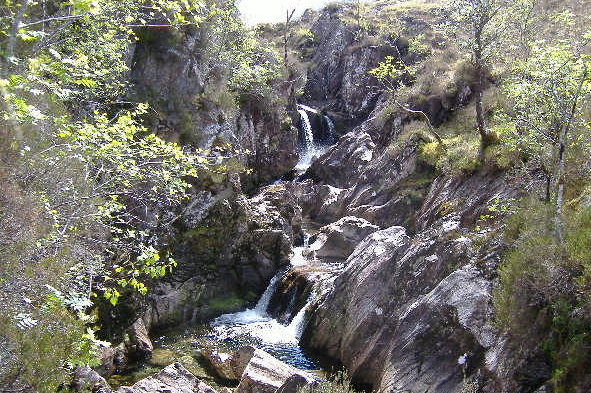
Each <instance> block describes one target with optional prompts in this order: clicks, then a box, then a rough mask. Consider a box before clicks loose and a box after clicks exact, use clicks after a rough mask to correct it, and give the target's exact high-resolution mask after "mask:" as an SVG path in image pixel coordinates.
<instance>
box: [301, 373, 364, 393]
mask: <svg viewBox="0 0 591 393" xmlns="http://www.w3.org/2000/svg"><path fill="white" fill-rule="evenodd" d="M297 392H298V393H305V392H308V388H305V387H304V388H299V389H298V390H297ZM312 393H357V391H356V390H355V388H354V387H353V385H352V384H351V377H349V375H348V374H347V372H346V371H338V372H336V373H335V374H333V375H331V376H330V377H329V378H327V379H326V380H323V381H320V382H319V383H318V384H317V385H316V386H314V387H313V388H312Z"/></svg>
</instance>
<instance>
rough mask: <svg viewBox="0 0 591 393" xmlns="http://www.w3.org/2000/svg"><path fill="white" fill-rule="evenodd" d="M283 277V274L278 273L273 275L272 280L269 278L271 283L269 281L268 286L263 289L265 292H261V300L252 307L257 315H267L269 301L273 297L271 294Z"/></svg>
mask: <svg viewBox="0 0 591 393" xmlns="http://www.w3.org/2000/svg"><path fill="white" fill-rule="evenodd" d="M283 275H284V272H279V273H277V274H276V275H274V276H273V278H271V281H269V285H268V286H267V288H266V289H265V292H263V294H262V295H261V298H260V299H259V301H258V302H257V304H256V306H255V307H254V310H255V311H256V312H257V313H259V314H261V315H264V314H266V313H267V308H269V302H270V301H271V296H273V293H274V292H275V289H276V288H277V284H279V280H280V279H281V277H283Z"/></svg>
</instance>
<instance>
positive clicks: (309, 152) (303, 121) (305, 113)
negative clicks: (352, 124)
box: [294, 104, 334, 175]
mask: <svg viewBox="0 0 591 393" xmlns="http://www.w3.org/2000/svg"><path fill="white" fill-rule="evenodd" d="M298 113H299V115H300V132H301V134H300V135H301V137H300V141H301V147H300V153H299V155H300V159H299V160H298V162H297V164H296V166H295V168H294V169H295V170H296V172H297V173H298V175H301V174H303V173H304V172H306V170H307V169H308V168H309V167H310V166H311V165H312V163H313V162H314V160H316V159H317V158H318V157H320V156H321V155H322V154H323V153H324V152H325V151H326V149H327V147H328V146H329V145H331V144H332V143H334V123H333V121H332V120H331V119H330V117H328V115H325V114H322V113H321V112H320V111H318V110H317V109H314V108H311V107H309V106H307V105H304V104H298ZM309 114H311V115H313V116H315V117H317V118H319V119H320V121H318V120H316V121H315V122H314V123H315V124H317V125H319V126H320V128H322V129H315V128H314V127H313V122H312V121H310V115H309ZM318 123H319V124H318ZM324 130H327V131H325V132H323V131H324Z"/></svg>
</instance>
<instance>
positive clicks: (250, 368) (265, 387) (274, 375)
mask: <svg viewBox="0 0 591 393" xmlns="http://www.w3.org/2000/svg"><path fill="white" fill-rule="evenodd" d="M238 352H239V353H241V355H239V357H240V358H241V359H240V360H239V361H238V363H239V366H238V367H237V368H236V371H240V369H241V366H242V365H243V364H244V361H245V360H246V359H247V358H248V356H250V359H249V361H248V364H247V365H246V367H245V368H244V371H243V372H242V376H241V379H240V383H239V384H238V387H237V388H236V390H235V393H275V391H277V389H279V388H281V387H282V386H283V385H284V384H285V383H286V381H287V380H288V379H289V378H290V377H292V376H293V375H295V374H299V375H300V376H301V377H302V378H303V379H311V378H310V377H308V376H307V375H306V374H305V373H304V372H303V371H300V370H298V369H296V368H294V367H292V366H289V365H287V364H285V363H283V362H282V361H280V360H277V359H276V358H274V357H273V356H271V355H270V354H268V353H267V352H265V351H262V350H260V349H255V350H254V351H253V350H252V347H247V348H246V349H244V350H239V351H238ZM300 380H301V379H300ZM294 383H295V384H297V381H296V382H294ZM294 383H291V384H290V385H289V386H292V385H293V384H294ZM287 388H288V386H286V387H285V389H287Z"/></svg>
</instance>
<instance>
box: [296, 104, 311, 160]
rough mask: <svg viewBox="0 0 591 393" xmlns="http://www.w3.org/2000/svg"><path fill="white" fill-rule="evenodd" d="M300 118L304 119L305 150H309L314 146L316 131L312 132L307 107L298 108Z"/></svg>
mask: <svg viewBox="0 0 591 393" xmlns="http://www.w3.org/2000/svg"><path fill="white" fill-rule="evenodd" d="M298 113H299V114H300V118H301V119H302V128H303V130H302V131H303V134H304V143H305V151H309V150H311V149H313V148H314V133H313V132H312V125H311V124H310V118H309V117H308V114H307V113H306V110H305V109H298Z"/></svg>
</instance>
